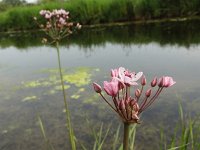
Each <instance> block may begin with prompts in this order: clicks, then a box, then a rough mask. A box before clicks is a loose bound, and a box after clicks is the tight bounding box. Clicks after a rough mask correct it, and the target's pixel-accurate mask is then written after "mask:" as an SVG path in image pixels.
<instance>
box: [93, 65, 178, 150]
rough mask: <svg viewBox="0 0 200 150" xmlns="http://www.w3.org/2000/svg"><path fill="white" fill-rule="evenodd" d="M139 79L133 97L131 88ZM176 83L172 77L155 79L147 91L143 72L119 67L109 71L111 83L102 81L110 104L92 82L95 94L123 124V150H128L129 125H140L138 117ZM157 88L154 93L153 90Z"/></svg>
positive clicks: (100, 88) (99, 88) (98, 86)
mask: <svg viewBox="0 0 200 150" xmlns="http://www.w3.org/2000/svg"><path fill="white" fill-rule="evenodd" d="M139 79H141V82H140V84H141V88H140V89H139V88H136V89H135V91H134V96H132V95H131V87H135V86H137V85H138V83H137V81H138V80H139ZM175 83H176V82H175V81H174V80H173V78H172V77H169V76H163V77H161V78H159V79H157V77H155V78H154V79H153V80H152V81H151V83H150V85H149V88H148V89H147V90H144V87H145V86H146V85H147V81H146V78H145V76H144V75H143V72H138V73H137V74H136V73H135V72H130V71H129V70H127V69H125V68H123V67H120V68H118V69H112V70H111V81H104V83H103V89H104V91H105V92H106V94H107V95H108V96H110V97H111V99H112V102H110V101H109V100H108V99H107V98H106V97H105V96H104V95H103V94H102V87H101V86H100V85H99V84H97V83H95V82H93V87H94V90H95V92H97V93H98V94H99V95H100V96H101V97H102V98H103V100H104V101H105V102H106V103H107V104H108V105H109V106H110V107H111V108H112V109H113V110H114V111H115V112H116V113H117V114H118V115H119V117H120V118H121V120H122V121H123V123H124V139H123V140H124V141H123V150H128V147H129V146H128V145H129V143H128V137H129V125H130V124H134V123H140V121H139V115H140V114H141V113H142V112H143V111H144V110H146V109H147V108H148V107H149V106H150V105H151V104H152V103H153V102H154V101H155V100H156V99H157V98H158V96H159V95H160V93H161V92H162V91H163V90H164V89H166V88H168V87H170V86H172V85H174V84H175ZM154 88H157V89H156V90H155V92H153V89H154Z"/></svg>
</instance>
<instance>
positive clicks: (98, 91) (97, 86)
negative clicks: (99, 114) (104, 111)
mask: <svg viewBox="0 0 200 150" xmlns="http://www.w3.org/2000/svg"><path fill="white" fill-rule="evenodd" d="M93 87H94V90H95V92H97V93H101V91H102V88H101V86H100V85H98V84H97V83H95V82H93Z"/></svg>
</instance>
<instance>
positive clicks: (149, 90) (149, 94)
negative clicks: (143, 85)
mask: <svg viewBox="0 0 200 150" xmlns="http://www.w3.org/2000/svg"><path fill="white" fill-rule="evenodd" d="M145 95H146V97H149V96H151V89H148V90H147V91H146V93H145Z"/></svg>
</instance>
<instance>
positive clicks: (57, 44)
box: [56, 41, 76, 150]
mask: <svg viewBox="0 0 200 150" xmlns="http://www.w3.org/2000/svg"><path fill="white" fill-rule="evenodd" d="M56 50H57V54H58V64H59V72H60V81H61V85H62V92H63V100H64V104H65V112H66V120H67V127H68V130H69V139H70V143H71V149H72V150H76V143H75V137H74V132H73V129H72V125H71V119H70V112H69V108H68V104H67V99H66V92H65V88H64V81H63V75H62V68H61V62H60V50H59V42H58V41H57V42H56Z"/></svg>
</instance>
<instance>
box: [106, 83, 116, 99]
mask: <svg viewBox="0 0 200 150" xmlns="http://www.w3.org/2000/svg"><path fill="white" fill-rule="evenodd" d="M104 90H105V92H106V93H107V94H108V95H110V96H112V97H115V96H116V95H117V93H118V92H119V86H118V81H111V82H107V81H104Z"/></svg>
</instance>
